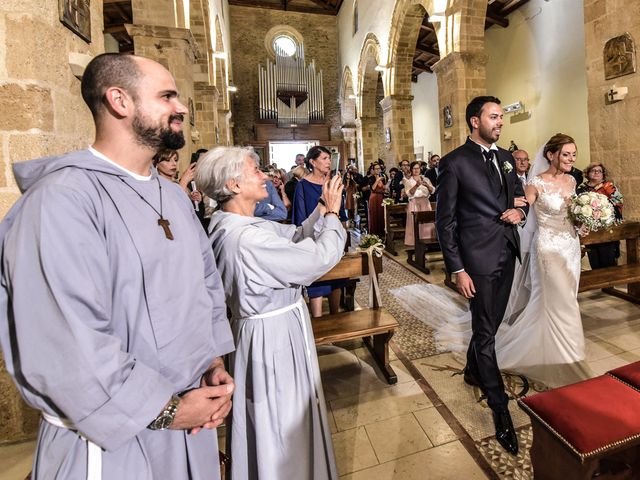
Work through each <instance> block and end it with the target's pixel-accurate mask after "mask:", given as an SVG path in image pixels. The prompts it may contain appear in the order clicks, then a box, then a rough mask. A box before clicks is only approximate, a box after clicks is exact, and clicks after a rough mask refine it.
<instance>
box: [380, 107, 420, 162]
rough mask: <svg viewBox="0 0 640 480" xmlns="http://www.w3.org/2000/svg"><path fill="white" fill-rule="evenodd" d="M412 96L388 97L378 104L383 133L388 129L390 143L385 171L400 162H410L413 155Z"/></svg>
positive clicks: (386, 154) (413, 157) (388, 144)
mask: <svg viewBox="0 0 640 480" xmlns="http://www.w3.org/2000/svg"><path fill="white" fill-rule="evenodd" d="M412 100H413V96H412V95H390V96H388V97H384V98H383V99H382V101H381V102H380V105H381V106H382V118H383V122H384V129H385V132H386V131H387V128H388V129H389V132H390V135H391V142H390V143H387V147H390V148H387V150H386V152H385V156H386V158H385V159H384V160H385V163H386V165H387V169H389V168H390V167H393V166H397V165H398V164H399V163H400V162H401V161H402V160H409V161H410V162H412V161H413V160H414V159H415V155H414V153H413V149H414V148H413V114H412V107H411V101H412Z"/></svg>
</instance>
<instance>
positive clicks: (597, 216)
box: [593, 210, 600, 220]
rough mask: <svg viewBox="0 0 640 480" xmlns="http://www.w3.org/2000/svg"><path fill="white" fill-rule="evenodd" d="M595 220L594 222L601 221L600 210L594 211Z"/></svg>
mask: <svg viewBox="0 0 640 480" xmlns="http://www.w3.org/2000/svg"><path fill="white" fill-rule="evenodd" d="M593 218H594V220H599V219H600V210H594V211H593Z"/></svg>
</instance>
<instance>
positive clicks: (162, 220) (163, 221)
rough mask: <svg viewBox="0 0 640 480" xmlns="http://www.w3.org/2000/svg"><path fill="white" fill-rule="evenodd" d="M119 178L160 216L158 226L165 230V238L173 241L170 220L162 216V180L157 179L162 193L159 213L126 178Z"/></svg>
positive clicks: (159, 190)
mask: <svg viewBox="0 0 640 480" xmlns="http://www.w3.org/2000/svg"><path fill="white" fill-rule="evenodd" d="M119 178H120V180H122V183H124V184H125V185H126V186H127V187H129V188H130V189H131V190H133V191H134V192H135V193H136V194H137V195H138V196H139V197H140V200H142V201H143V202H144V203H146V204H147V205H149V206H150V207H151V209H152V210H153V211H154V212H156V213H157V214H158V217H160V218H158V225H160V226H161V227H162V230H164V236H165V237H167V239H168V240H173V233H172V232H171V228H169V220H167V219H166V218H164V217H163V216H162V185H160V180H159V179H158V177H156V181H157V182H158V192H159V193H160V211H158V210H157V209H156V207H154V206H153V205H151V204H150V203H149V202H148V201H147V199H146V198H144V197H143V196H142V195H140V192H138V191H137V190H136V189H135V188H133V187H132V186H131V185H129V184H128V183H127V182H126V181H125V180H124V178H122V177H119Z"/></svg>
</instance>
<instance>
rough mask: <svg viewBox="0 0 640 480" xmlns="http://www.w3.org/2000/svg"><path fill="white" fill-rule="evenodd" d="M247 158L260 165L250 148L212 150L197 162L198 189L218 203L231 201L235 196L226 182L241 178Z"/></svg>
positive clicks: (258, 159)
mask: <svg viewBox="0 0 640 480" xmlns="http://www.w3.org/2000/svg"><path fill="white" fill-rule="evenodd" d="M247 157H250V158H251V159H253V160H254V161H255V162H256V163H257V164H258V163H260V158H259V157H258V155H257V154H256V153H255V152H254V151H253V148H251V147H215V148H212V149H211V150H209V151H208V152H207V153H205V154H203V155H202V156H201V157H200V159H199V160H198V168H197V170H196V178H195V180H196V184H197V185H198V188H199V189H200V190H202V191H203V192H204V194H205V195H207V196H208V197H210V198H213V199H214V200H215V201H216V202H218V203H224V202H226V201H228V200H231V198H233V196H234V195H235V194H234V193H233V192H232V191H231V190H229V189H228V188H227V182H228V181H229V180H239V179H240V178H242V174H243V172H244V165H245V161H246V160H247Z"/></svg>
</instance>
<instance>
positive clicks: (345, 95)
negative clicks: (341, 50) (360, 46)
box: [338, 66, 356, 128]
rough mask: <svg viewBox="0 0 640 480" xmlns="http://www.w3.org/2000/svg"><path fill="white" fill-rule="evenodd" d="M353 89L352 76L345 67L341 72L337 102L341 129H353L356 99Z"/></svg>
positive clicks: (349, 70)
mask: <svg viewBox="0 0 640 480" xmlns="http://www.w3.org/2000/svg"><path fill="white" fill-rule="evenodd" d="M354 97H355V90H354V88H353V75H352V74H351V69H350V68H349V67H348V66H347V67H345V68H344V71H343V72H342V81H341V82H340V92H339V98H338V102H339V103H340V118H341V120H342V127H343V128H344V127H355V124H356V99H355V98H354Z"/></svg>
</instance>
